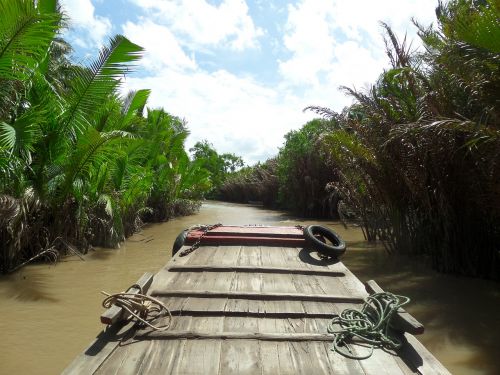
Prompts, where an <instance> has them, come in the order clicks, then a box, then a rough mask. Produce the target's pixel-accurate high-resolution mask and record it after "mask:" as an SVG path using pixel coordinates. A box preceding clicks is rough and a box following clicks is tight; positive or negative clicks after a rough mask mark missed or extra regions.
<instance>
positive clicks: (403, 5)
mask: <svg viewBox="0 0 500 375" xmlns="http://www.w3.org/2000/svg"><path fill="white" fill-rule="evenodd" d="M434 6H435V0H422V1H414V0H406V1H401V0H384V1H368V0H349V1H341V0H330V1H325V0H302V1H300V3H298V4H297V5H289V6H288V19H287V23H286V27H285V35H284V37H283V42H284V45H285V47H286V48H287V49H288V50H289V51H290V52H291V54H292V55H291V57H290V58H289V59H287V60H284V61H280V64H279V68H280V73H281V74H282V76H283V78H284V80H285V81H286V82H288V84H289V85H295V86H302V87H307V92H308V93H309V94H312V96H313V97H318V96H321V95H323V94H325V93H326V92H331V89H330V88H331V87H334V88H337V87H338V86H340V85H346V86H357V87H360V86H365V85H367V84H368V83H371V82H374V80H375V79H376V78H377V76H378V75H379V74H380V73H381V72H382V69H383V68H384V67H385V66H387V57H386V55H385V47H384V44H383V39H382V29H381V27H380V23H379V22H380V21H384V22H386V23H388V24H389V25H390V26H391V27H392V28H393V30H394V31H395V33H396V34H397V35H400V36H403V35H404V33H405V32H408V35H409V37H410V38H411V37H414V36H415V28H414V27H412V25H411V24H410V19H411V18H412V17H415V18H416V19H418V20H420V21H421V22H423V23H424V24H425V23H431V22H432V21H433V20H434V15H433V10H434ZM417 43H418V42H417ZM333 96H334V97H335V96H337V99H341V98H339V97H338V95H333ZM324 100H325V99H324V98H323V100H322V101H324ZM340 101H341V102H343V104H345V103H346V100H345V99H344V100H340ZM332 104H335V103H332ZM335 107H336V108H337V109H340V108H339V107H338V106H337V105H336V106H335Z"/></svg>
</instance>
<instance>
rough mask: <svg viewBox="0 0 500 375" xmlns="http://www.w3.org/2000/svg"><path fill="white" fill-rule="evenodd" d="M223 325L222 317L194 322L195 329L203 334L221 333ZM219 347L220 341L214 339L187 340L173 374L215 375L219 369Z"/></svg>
mask: <svg viewBox="0 0 500 375" xmlns="http://www.w3.org/2000/svg"><path fill="white" fill-rule="evenodd" d="M193 322H194V321H193ZM223 325H224V318H223V317H216V318H202V319H199V320H196V327H198V328H199V329H202V330H203V331H205V332H218V331H221V330H222V329H223ZM221 345H222V343H221V341H220V340H216V339H214V340H188V341H187V342H186V344H185V346H184V349H183V353H182V360H181V361H180V362H179V366H178V368H177V369H176V372H175V373H177V374H199V375H203V374H217V373H218V372H219V367H220V363H219V361H220V354H221Z"/></svg>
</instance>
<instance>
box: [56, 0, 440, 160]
mask: <svg viewBox="0 0 500 375" xmlns="http://www.w3.org/2000/svg"><path fill="white" fill-rule="evenodd" d="M61 3H62V6H63V9H64V10H65V12H66V14H67V16H68V17H69V24H70V28H69V29H68V30H67V31H66V32H65V37H66V38H67V39H68V40H69V41H70V42H71V43H72V45H73V46H74V49H75V56H74V57H75V59H76V60H77V61H82V62H86V61H91V60H92V58H93V57H94V56H96V54H97V51H98V49H99V47H100V46H102V44H103V43H106V41H107V39H108V38H109V37H110V36H112V35H115V34H124V35H125V36H127V37H128V38H129V39H130V40H132V41H133V42H135V43H137V44H139V45H141V46H142V47H144V48H145V49H146V51H145V54H144V57H143V59H142V60H141V62H140V63H139V66H138V69H137V72H136V73H134V74H133V75H131V76H130V77H128V78H127V79H126V81H125V82H124V84H123V88H122V89H123V91H124V92H126V91H127V90H130V89H142V88H149V89H151V90H152V94H151V97H150V100H149V106H151V107H163V108H165V110H167V111H168V112H170V113H172V114H174V115H177V116H179V117H181V118H184V119H186V120H187V122H188V127H189V129H190V131H191V135H190V137H189V138H188V147H189V146H191V145H193V144H194V143H195V142H196V141H198V140H202V139H207V140H208V141H209V142H211V143H212V144H213V145H214V146H215V147H216V149H217V150H218V151H219V152H234V153H236V154H237V155H240V156H242V157H243V158H244V160H245V161H246V162H247V163H249V164H252V163H255V162H257V161H264V160H266V159H267V158H269V157H271V156H274V155H275V154H276V153H277V152H278V148H279V147H280V146H281V145H282V143H283V136H284V134H285V133H287V132H288V131H290V130H292V129H298V128H300V126H301V125H303V124H304V123H305V122H306V121H308V120H310V119H312V118H313V117H314V115H313V114H312V113H303V112H302V109H303V108H304V107H306V106H308V105H319V106H325V107H329V108H332V109H335V110H341V109H342V108H343V107H344V106H346V105H349V104H350V103H351V99H350V98H348V97H346V96H345V95H344V94H343V93H342V92H340V91H339V90H338V87H339V86H340V85H346V86H351V87H352V86H355V87H357V88H363V87H368V85H369V84H370V83H371V82H374V80H375V79H376V78H377V76H378V75H379V74H380V72H381V71H382V70H383V69H384V67H386V66H387V58H386V56H385V52H384V45H383V40H382V36H381V28H380V26H379V21H384V22H387V23H388V24H390V25H391V26H392V27H393V29H394V30H395V31H396V33H397V34H398V35H400V36H403V35H404V33H405V32H407V33H408V36H409V37H410V38H411V39H413V40H414V41H413V46H414V47H415V48H418V47H419V41H418V38H416V37H415V27H414V26H413V25H412V24H411V18H412V17H414V18H416V19H417V20H419V22H421V23H423V24H430V23H432V22H435V16H434V8H435V6H436V4H437V1H436V0H420V1H419V0H380V1H374V0H296V1H278V0H274V1H264V0H254V1H250V0H248V1H245V0H61Z"/></svg>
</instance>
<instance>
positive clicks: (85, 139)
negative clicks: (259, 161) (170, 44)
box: [0, 0, 212, 272]
mask: <svg viewBox="0 0 500 375" xmlns="http://www.w3.org/2000/svg"><path fill="white" fill-rule="evenodd" d="M0 14H1V18H2V21H1V22H0V272H8V271H9V270H12V269H14V268H16V267H17V266H19V265H20V264H23V263H25V262H27V261H29V260H34V259H41V258H49V259H52V258H57V257H58V256H59V254H61V253H65V252H67V251H73V252H74V251H77V250H78V251H83V252H84V251H86V250H87V249H89V247H90V246H91V245H104V246H111V247H113V246H117V245H118V243H119V242H120V241H122V240H123V239H124V238H125V237H126V236H129V235H130V234H132V233H133V232H134V231H136V230H137V229H138V228H139V227H140V226H141V224H142V223H143V222H145V221H162V220H167V219H169V218H171V217H172V216H175V215H181V214H187V213H190V212H193V211H194V210H196V209H197V208H198V207H199V203H198V200H199V199H200V198H201V197H202V196H203V195H204V194H205V193H206V192H209V191H210V190H211V187H212V182H211V179H210V171H208V170H207V169H206V168H205V164H206V161H205V160H204V159H203V157H201V156H200V157H197V158H196V159H195V160H191V159H190V158H189V157H188V154H187V152H186V150H185V147H184V142H185V139H186V137H187V135H188V134H189V132H188V129H187V127H186V124H185V123H184V121H182V120H181V119H179V118H177V117H175V116H173V115H171V114H169V113H167V112H166V111H164V110H163V109H150V108H145V106H146V103H147V99H148V96H149V93H150V92H149V90H139V91H136V92H130V93H129V94H128V95H126V96H120V95H119V86H120V83H121V81H122V79H123V77H124V75H125V74H127V73H129V72H130V71H131V70H133V64H134V63H135V62H136V61H137V60H138V59H139V58H140V57H141V54H142V48H141V47H139V46H137V45H135V44H133V43H131V42H130V41H129V40H127V39H126V38H125V37H123V36H120V35H118V36H116V37H114V38H113V39H111V40H110V42H109V44H108V45H107V46H106V47H104V48H103V49H102V50H101V51H100V53H99V55H98V56H97V57H96V59H95V60H94V61H93V62H92V63H91V64H89V65H88V66H81V65H78V64H74V63H73V62H72V61H71V60H70V58H69V56H70V54H71V47H70V46H69V45H68V43H66V42H65V41H64V40H63V39H61V37H60V34H59V31H60V30H61V28H62V27H63V22H64V18H63V16H62V15H61V13H60V12H59V10H58V8H57V2H56V1H54V0H38V1H33V0H0Z"/></svg>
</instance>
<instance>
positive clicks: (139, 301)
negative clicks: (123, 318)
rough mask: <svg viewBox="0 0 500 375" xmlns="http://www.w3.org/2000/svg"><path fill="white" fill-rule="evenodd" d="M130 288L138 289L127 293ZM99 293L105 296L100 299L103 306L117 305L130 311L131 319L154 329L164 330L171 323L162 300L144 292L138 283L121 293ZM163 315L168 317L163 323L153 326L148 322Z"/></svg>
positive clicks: (169, 315)
mask: <svg viewBox="0 0 500 375" xmlns="http://www.w3.org/2000/svg"><path fill="white" fill-rule="evenodd" d="M132 288H137V289H139V293H129V291H130V289H132ZM101 293H102V294H104V295H105V296H107V297H106V298H105V299H104V300H103V301H102V306H103V307H104V308H106V309H108V308H110V307H111V306H113V305H116V306H119V307H121V308H123V309H124V310H125V311H127V312H128V313H130V315H131V319H132V320H135V321H136V322H138V323H140V324H143V325H145V326H148V327H150V328H151V329H153V330H155V331H165V330H167V329H169V328H170V325H171V323H172V314H171V313H170V310H169V309H168V308H167V306H165V305H164V304H163V302H161V301H159V300H158V299H156V298H153V297H151V296H148V295H146V294H144V293H143V291H142V288H141V287H140V285H137V284H135V285H132V286H131V287H130V288H128V289H127V291H125V292H121V293H115V294H109V293H106V292H104V291H101ZM165 315H166V316H168V319H167V322H166V323H165V324H164V325H162V326H155V325H153V324H151V323H150V322H151V321H153V320H155V319H157V318H159V317H161V316H165Z"/></svg>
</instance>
